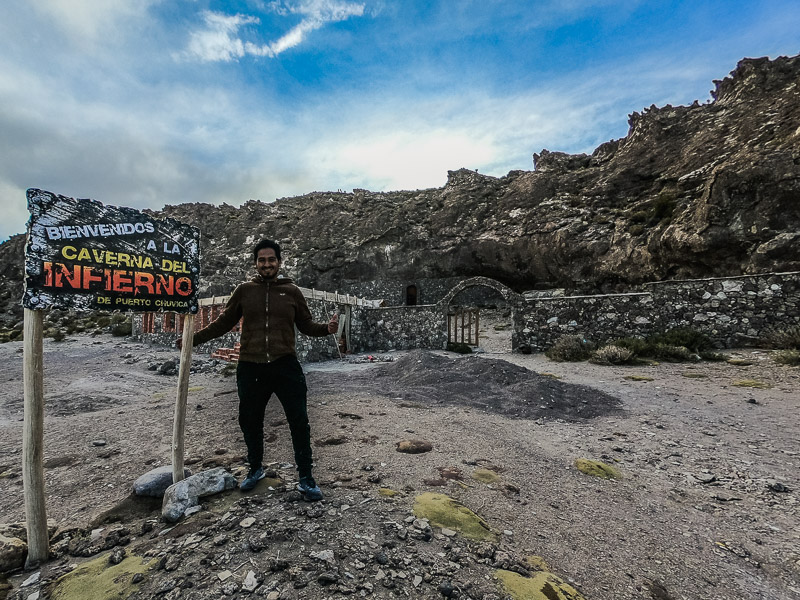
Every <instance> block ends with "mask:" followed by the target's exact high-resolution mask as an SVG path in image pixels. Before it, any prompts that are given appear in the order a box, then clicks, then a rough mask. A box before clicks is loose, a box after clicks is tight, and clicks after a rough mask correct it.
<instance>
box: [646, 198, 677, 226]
mask: <svg viewBox="0 0 800 600" xmlns="http://www.w3.org/2000/svg"><path fill="white" fill-rule="evenodd" d="M674 211H675V195H674V194H673V193H671V192H661V194H660V195H659V196H658V198H656V201H655V202H654V203H653V213H652V216H651V217H650V222H651V223H669V222H670V221H672V213H673V212H674Z"/></svg>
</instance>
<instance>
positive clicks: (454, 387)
mask: <svg viewBox="0 0 800 600" xmlns="http://www.w3.org/2000/svg"><path fill="white" fill-rule="evenodd" d="M45 348H46V358H45V369H46V381H47V385H46V394H47V398H48V406H47V418H46V431H45V435H46V443H45V467H46V486H47V492H48V516H50V517H51V518H54V519H55V520H56V521H57V522H58V523H59V524H60V525H62V526H65V525H68V524H75V525H79V526H84V527H85V526H86V525H87V524H88V523H89V521H90V520H91V519H92V518H93V517H94V516H96V515H97V514H99V513H100V512H101V511H103V510H104V509H107V508H109V507H112V506H114V505H115V504H116V503H118V502H120V501H121V500H122V499H123V498H124V497H125V496H127V494H128V493H129V490H130V486H131V484H132V481H133V480H134V479H135V478H136V477H137V476H138V475H140V474H142V473H144V472H146V471H147V470H149V469H151V468H153V467H154V466H158V465H160V464H166V463H167V462H168V460H169V446H170V437H171V427H172V425H171V419H172V410H173V401H174V400H173V398H174V394H175V383H176V378H175V377H168V376H162V375H158V374H157V372H156V371H152V370H148V366H149V365H151V364H158V363H161V362H163V361H165V360H167V359H168V358H176V357H177V352H175V351H170V350H158V349H154V348H149V347H146V346H143V345H140V344H136V343H132V342H126V341H119V340H115V339H112V338H110V337H100V338H97V339H94V338H76V339H71V340H67V341H65V342H61V343H59V344H55V343H51V342H47V343H46V344H45ZM733 355H734V356H735V357H737V358H739V359H747V361H751V362H752V363H753V364H752V365H747V366H737V365H733V364H729V363H724V362H723V363H702V364H660V365H658V366H648V367H604V366H598V365H592V364H588V363H579V364H570V363H554V362H551V361H549V360H547V359H546V358H545V357H543V356H541V355H528V356H524V355H508V354H489V353H485V354H482V355H479V356H477V357H475V356H473V357H466V358H462V357H458V356H456V355H452V354H445V353H422V352H414V353H404V354H400V353H398V354H397V359H398V360H396V361H395V362H391V363H377V364H374V365H371V364H366V365H365V364H357V365H353V364H341V363H328V364H323V365H310V366H309V367H308V369H307V371H308V381H309V388H310V390H311V393H310V415H311V421H312V434H313V437H314V440H315V457H316V461H317V464H318V467H317V476H318V480H319V482H320V484H321V485H322V488H323V491H324V492H325V493H326V500H325V503H329V504H327V505H328V506H329V507H331V506H332V507H335V506H337V503H341V502H343V501H344V500H343V498H345V497H347V496H348V495H349V494H352V493H354V492H355V493H358V494H361V496H362V497H364V498H367V497H372V496H375V495H376V494H377V489H378V487H386V488H390V489H392V490H395V491H397V492H398V496H396V497H395V498H393V499H392V502H393V504H392V510H397V511H400V513H402V514H408V512H409V511H410V506H411V504H412V503H413V500H414V497H415V496H416V495H417V494H419V493H421V492H424V491H438V492H444V493H447V494H449V495H451V496H453V497H455V498H457V499H459V500H460V501H461V502H463V503H464V504H465V505H466V506H468V507H470V508H472V509H473V510H475V511H476V512H478V513H479V514H480V515H482V516H483V517H484V518H485V519H486V520H487V521H488V522H489V524H490V525H491V527H492V528H493V529H495V530H497V531H499V532H505V533H504V534H503V535H504V540H505V543H506V544H508V545H509V546H510V547H512V548H514V549H515V551H516V552H517V553H518V554H519V555H520V556H526V555H537V556H540V557H542V558H543V559H544V560H545V561H546V562H547V564H548V565H549V566H550V567H551V569H552V570H553V571H554V572H556V573H558V574H560V575H561V576H562V577H563V578H564V579H566V580H567V581H569V582H571V583H572V584H573V585H574V586H575V587H576V588H577V589H579V590H580V591H581V592H582V593H583V594H584V596H585V597H586V598H587V599H589V600H595V599H609V600H610V599H615V600H616V599H624V598H651V597H656V598H661V599H663V598H673V599H674V600H678V599H681V598H685V599H687V600H689V599H691V600H694V599H697V598H709V599H712V598H718V599H725V600H728V599H731V600H732V599H737V600H739V599H741V600H744V599H748V600H749V599H756V598H763V599H771V600H772V599H774V600H778V599H798V598H800V507H798V490H800V478H799V477H798V475H797V473H798V467H799V466H800V442H798V434H797V432H798V431H800V429H799V428H798V425H800V416H798V415H800V411H799V410H798V409H800V394H798V390H800V371H799V370H798V369H796V368H794V369H793V368H788V367H782V366H779V365H775V364H774V363H772V362H771V361H770V360H769V359H768V358H767V355H766V354H764V353H759V352H750V351H738V352H735V353H733ZM499 359H502V362H497V361H499ZM21 363H22V361H21V353H20V344H19V343H9V344H4V345H0V380H2V381H5V382H6V385H5V386H3V388H2V389H0V498H2V500H1V501H0V522H12V521H17V520H21V519H22V518H23V514H22V506H23V503H22V486H21V477H20V466H19V463H20V452H21V422H20V419H21V416H22V415H21V406H22V398H21V394H22V382H21V372H22V366H21ZM519 367H522V368H519ZM537 374H538V375H537ZM746 380H751V381H756V382H759V383H761V384H764V385H765V386H766V385H768V386H770V387H768V388H764V389H759V388H753V387H741V386H739V385H736V383H737V382H741V381H746ZM190 386H191V390H190V400H189V418H188V421H187V456H188V457H189V459H190V461H189V462H191V463H193V464H192V468H193V469H194V470H196V471H197V470H200V469H201V468H205V467H209V466H214V465H222V466H227V467H230V468H235V467H237V466H239V465H240V464H241V462H242V452H243V443H242V441H241V435H240V433H239V431H238V426H237V424H236V402H237V400H236V394H235V393H230V392H232V391H233V390H234V388H235V383H234V381H233V380H232V378H230V377H224V376H222V375H220V374H217V373H198V374H193V375H192V378H191V383H190ZM537 396H538V398H537ZM509 407H511V410H509ZM568 407H572V409H571V410H567V408H568ZM581 407H584V408H583V409H582V410H580V411H578V410H577V409H578V408H581ZM581 413H583V414H581ZM266 422H267V424H268V425H267V434H268V436H267V440H268V442H267V452H268V455H269V456H272V457H273V458H274V460H275V462H276V467H277V468H279V469H280V467H281V463H287V462H288V461H290V460H291V451H290V443H289V435H288V428H287V427H286V425H285V423H284V422H283V419H282V415H281V414H280V412H279V405H278V403H277V402H272V403H270V407H269V408H268V415H267V419H266ZM404 439H420V440H424V441H427V442H430V443H431V444H432V446H433V450H432V451H431V452H427V453H424V454H417V455H408V454H401V453H398V452H397V451H396V444H397V442H398V441H400V440H404ZM581 457H585V458H591V459H598V460H602V461H605V462H607V463H609V464H614V465H616V466H617V467H618V468H619V469H620V470H621V472H622V474H623V479H621V480H619V481H606V480H600V479H596V478H593V477H589V476H586V475H583V474H582V473H580V472H578V471H577V470H576V469H575V467H574V461H575V459H577V458H581ZM487 467H488V468H489V469H490V470H493V471H494V472H495V473H496V474H497V475H499V480H498V481H497V482H494V483H489V484H487V483H482V482H480V481H478V480H476V479H473V478H472V475H474V474H475V472H476V471H477V470H478V469H481V468H487ZM454 471H457V472H459V473H461V474H462V475H463V479H462V481H457V480H453V479H447V478H444V479H443V478H442V473H443V472H445V473H452V472H454ZM370 475H373V477H372V481H377V482H379V483H372V482H371V480H370V477H369V476H370ZM374 475H377V477H375V476H374ZM785 490H788V491H785ZM237 493H238V492H237ZM261 510H267V508H262V509H261ZM331 510H333V508H331ZM380 518H385V515H382V513H381V512H380V511H375V512H374V515H372V516H370V511H369V510H366V509H364V510H350V511H347V512H345V511H341V514H340V515H339V516H338V517H337V519H339V520H338V521H337V522H336V523H335V524H332V525H331V526H332V527H335V528H337V530H343V531H350V532H356V531H359V530H361V529H369V528H370V527H371V526H373V525H374V527H375V528H378V529H379V528H380V524H379V523H374V524H373V523H371V521H370V519H380ZM324 521H325V517H324V516H323V517H322V519H318V520H317V521H316V522H317V523H323V525H321V526H322V527H324V526H325V525H324ZM317 526H320V525H317ZM484 583H485V582H484ZM476 589H477V588H476ZM654 590H656V591H654ZM658 590H661V591H658ZM309 593H310V592H309ZM387 593H388V592H387ZM659 593H660V594H662V595H661V596H659V595H658V594H659ZM664 594H666V595H664ZM200 597H202V596H200ZM299 597H301V598H302V597H313V596H303V595H302V594H301V595H300V596H299ZM374 597H379V598H380V597H394V596H393V595H391V594H390V595H389V596H383V595H380V593H378V592H377V591H376V593H375V595H374ZM420 597H427V596H420ZM431 597H434V596H431ZM475 597H479V596H477V595H476V596H475ZM487 597H488V596H487Z"/></svg>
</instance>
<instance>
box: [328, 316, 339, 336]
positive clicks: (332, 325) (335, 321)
mask: <svg viewBox="0 0 800 600" xmlns="http://www.w3.org/2000/svg"><path fill="white" fill-rule="evenodd" d="M337 331H339V313H334V315H333V316H332V317H331V320H330V321H328V333H336V332H337Z"/></svg>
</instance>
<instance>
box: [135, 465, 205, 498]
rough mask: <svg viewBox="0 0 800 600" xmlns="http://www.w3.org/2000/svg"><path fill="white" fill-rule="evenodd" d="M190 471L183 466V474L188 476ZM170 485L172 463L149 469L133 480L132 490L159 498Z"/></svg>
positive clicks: (140, 494) (138, 494) (138, 493)
mask: <svg viewBox="0 0 800 600" xmlns="http://www.w3.org/2000/svg"><path fill="white" fill-rule="evenodd" d="M191 474H192V472H191V471H190V470H189V469H186V468H184V470H183V476H184V477H189V476H190V475H191ZM171 485H172V465H164V466H163V467H158V468H156V469H153V470H151V471H148V472H147V473H145V474H144V475H141V476H139V478H138V479H137V480H136V481H134V482H133V492H134V493H135V494H136V495H137V496H152V497H153V498H161V497H162V496H163V495H164V492H166V491H167V488H168V487H169V486H171Z"/></svg>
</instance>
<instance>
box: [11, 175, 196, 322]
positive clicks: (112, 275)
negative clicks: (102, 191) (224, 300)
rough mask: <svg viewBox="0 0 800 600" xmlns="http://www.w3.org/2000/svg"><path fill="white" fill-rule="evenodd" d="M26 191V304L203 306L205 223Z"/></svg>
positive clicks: (183, 309) (145, 308)
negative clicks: (200, 226) (200, 287)
mask: <svg viewBox="0 0 800 600" xmlns="http://www.w3.org/2000/svg"><path fill="white" fill-rule="evenodd" d="M27 196H28V210H29V212H30V214H31V218H30V221H29V222H28V243H27V246H26V249H25V294H24V296H23V299H22V304H23V306H24V307H25V308H29V309H34V310H38V309H47V308H60V309H74V310H97V309H100V310H108V311H115V310H119V311H136V312H149V311H160V310H163V311H169V312H176V313H196V312H197V310H198V298H197V286H198V280H199V276H200V230H199V229H197V228H196V227H192V226H190V225H185V224H183V223H180V222H178V221H176V220H174V219H154V218H152V217H151V216H149V215H147V214H145V213H143V212H140V211H137V210H135V209H132V208H120V207H115V206H107V205H104V204H102V203H100V202H97V201H96V200H86V199H75V198H68V197H66V196H60V195H58V194H53V193H50V192H46V191H43V190H37V189H29V190H28V193H27Z"/></svg>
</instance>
